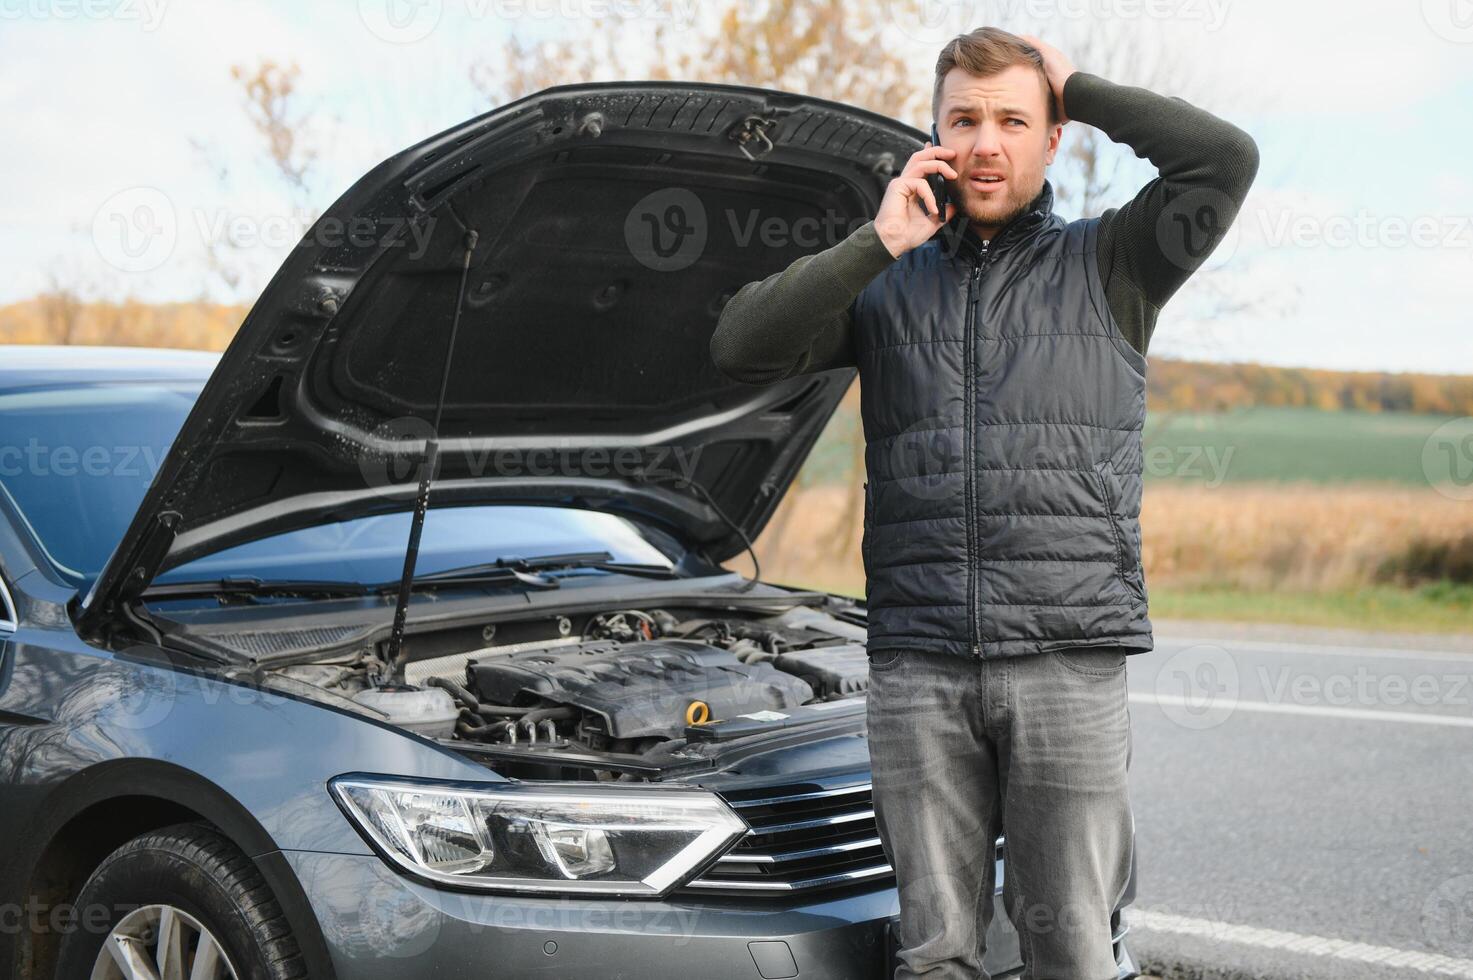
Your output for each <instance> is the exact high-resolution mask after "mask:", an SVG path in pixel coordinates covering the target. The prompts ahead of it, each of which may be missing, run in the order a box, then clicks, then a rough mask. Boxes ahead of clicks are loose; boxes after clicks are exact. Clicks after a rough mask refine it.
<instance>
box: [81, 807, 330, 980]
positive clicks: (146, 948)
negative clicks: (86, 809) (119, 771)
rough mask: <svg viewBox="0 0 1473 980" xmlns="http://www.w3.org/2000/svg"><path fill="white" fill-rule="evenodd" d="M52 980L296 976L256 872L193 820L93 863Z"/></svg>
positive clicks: (279, 921) (284, 930) (286, 940)
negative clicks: (94, 865)
mask: <svg viewBox="0 0 1473 980" xmlns="http://www.w3.org/2000/svg"><path fill="white" fill-rule="evenodd" d="M75 922H76V928H74V929H73V930H71V931H70V932H69V933H68V934H67V936H66V938H65V939H64V940H63V942H62V947H61V957H60V962H59V963H58V966H57V971H56V976H57V978H58V980H84V978H90V980H142V978H161V980H173V978H178V980H185V978H188V980H303V978H305V977H306V976H307V971H306V966H305V964H304V963H303V961H302V956H301V953H300V951H299V950H298V949H297V944H296V940H294V939H293V938H292V935H291V930H290V929H289V927H288V926H287V923H286V920H285V917H284V916H283V915H282V912H281V907H280V906H278V905H277V904H276V900H275V899H274V898H273V897H272V895H271V891H270V889H269V888H268V887H267V886H266V882H265V880H264V879H263V878H262V877H261V873H260V871H258V870H257V869H256V866H255V865H254V864H253V863H252V862H251V860H250V858H248V857H246V856H245V855H244V854H243V853H241V851H240V849H239V848H237V847H236V846H235V845H234V844H232V843H231V842H230V841H229V839H227V838H226V837H225V836H224V835H223V834H221V833H219V832H218V831H216V830H213V829H211V828H209V827H203V826H199V825H197V824H180V825H178V826H174V827H166V828H164V829H162V830H156V831H151V832H150V833H147V834H144V835H143V836H142V837H137V838H135V839H133V840H131V841H129V842H128V843H127V844H124V845H123V846H122V847H120V848H118V849H117V850H116V851H114V852H113V853H112V854H110V855H108V857H107V858H106V859H105V860H104V861H103V862H102V864H101V865H99V866H98V868H97V870H96V871H94V872H93V873H92V877H91V878H89V879H88V880H87V884H86V885H84V886H83V887H82V893H81V895H80V896H78V898H77V917H76V920H75Z"/></svg>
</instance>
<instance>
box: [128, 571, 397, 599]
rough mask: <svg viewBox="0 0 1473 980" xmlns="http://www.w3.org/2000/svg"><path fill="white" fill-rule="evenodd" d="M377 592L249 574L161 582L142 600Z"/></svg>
mask: <svg viewBox="0 0 1473 980" xmlns="http://www.w3.org/2000/svg"><path fill="white" fill-rule="evenodd" d="M374 591H376V590H375V589H374V588H372V587H370V586H367V585H360V584H358V583H356V582H327V581H319V580H316V579H301V580H293V579H261V578H256V577H255V576H251V575H227V576H226V577H224V578H217V579H206V580H204V581H199V582H160V583H157V584H154V585H150V586H149V587H148V588H147V589H145V590H144V591H143V598H144V599H194V598H199V597H201V596H232V595H243V596H300V597H302V598H307V599H326V598H340V597H344V596H364V595H369V594H370V593H372V592H374Z"/></svg>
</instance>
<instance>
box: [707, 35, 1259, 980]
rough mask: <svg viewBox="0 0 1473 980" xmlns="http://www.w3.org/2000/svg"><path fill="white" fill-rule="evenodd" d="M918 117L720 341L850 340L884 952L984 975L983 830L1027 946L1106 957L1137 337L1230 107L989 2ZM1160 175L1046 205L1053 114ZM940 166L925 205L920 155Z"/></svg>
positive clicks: (844, 346)
mask: <svg viewBox="0 0 1473 980" xmlns="http://www.w3.org/2000/svg"><path fill="white" fill-rule="evenodd" d="M932 111H933V114H934V117H935V120H936V126H937V130H938V134H939V140H940V142H939V145H935V146H933V145H931V144H930V143H927V144H926V145H925V147H924V148H923V149H921V150H920V151H919V152H917V153H916V154H914V155H913V156H912V157H911V158H910V160H909V161H908V162H907V163H906V165H905V168H904V169H903V171H902V172H901V174H900V176H899V177H897V178H896V179H894V180H893V181H891V183H890V185H889V187H888V189H887V190H886V193H885V196H884V199H883V200H882V202H881V204H880V208H879V211H878V213H877V214H876V215H875V218H874V221H872V222H870V223H867V224H865V225H864V226H863V227H861V228H859V229H857V230H856V231H855V232H854V233H853V234H851V235H850V236H849V237H848V238H847V239H845V240H844V241H842V242H840V243H839V244H837V245H835V246H834V247H832V248H829V249H827V250H826V251H823V252H820V253H818V254H815V255H811V256H806V257H804V258H802V259H799V260H798V261H796V262H794V263H793V264H792V265H791V266H790V267H789V268H787V269H786V270H784V271H783V272H780V273H778V274H776V275H773V276H771V277H769V278H767V279H765V280H763V281H761V282H755V283H749V284H747V285H746V286H744V287H743V288H742V289H741V290H740V291H739V292H738V293H737V294H736V295H735V296H734V297H732V299H731V301H730V302H729V303H728V304H727V306H726V308H725V309H724V310H723V312H722V315H721V320H720V323H719V325H718V327H717V330H716V333H715V335H714V336H713V337H712V340H711V354H712V357H713V359H714V360H715V362H716V364H717V366H718V367H719V368H720V369H721V370H722V371H723V372H724V373H725V374H727V375H729V376H730V377H733V378H735V379H739V380H743V381H747V382H751V383H759V384H760V383H769V382H773V381H778V380H781V379H783V378H787V377H791V376H793V375H795V374H800V373H804V372H811V371H822V370H826V369H829V368H837V367H858V369H859V375H860V397H861V406H860V411H861V417H862V421H863V427H864V434H865V441H866V449H865V463H866V470H867V474H868V482H867V483H866V485H865V522H864V524H865V526H864V543H863V546H862V552H863V557H864V566H865V573H866V576H867V587H866V594H867V598H868V604H869V656H870V694H869V706H868V713H869V742H870V754H871V759H872V763H873V769H874V799H875V813H876V818H877V821H878V823H879V829H880V836H881V840H882V842H883V844H884V847H885V851H886V854H887V855H888V857H889V858H890V861H891V863H892V864H893V865H894V867H895V872H896V881H897V887H898V889H899V892H900V903H901V913H900V945H901V950H900V955H899V959H900V966H899V969H898V971H897V974H896V975H897V977H900V978H909V977H919V976H925V977H928V978H951V977H977V976H981V975H983V968H982V957H983V952H984V946H985V938H986V933H987V929H988V926H989V924H990V921H991V916H992V906H993V903H992V896H993V890H994V882H993V873H994V851H993V841H994V840H995V838H996V837H997V836H998V834H999V832H1003V831H1005V832H1006V835H1007V847H1008V850H1007V867H1006V872H1007V873H1006V875H1005V876H1004V878H1005V880H1004V885H1003V902H1004V905H1005V907H1006V909H1007V913H1008V916H1009V918H1010V919H1011V921H1012V922H1013V925H1014V926H1015V928H1016V929H1017V931H1018V934H1019V941H1020V944H1021V951H1022V955H1023V959H1024V963H1025V976H1028V977H1035V978H1045V977H1047V978H1061V980H1105V978H1107V977H1114V976H1115V975H1116V972H1117V971H1116V965H1115V959H1114V956H1113V953H1112V948H1111V933H1110V918H1111V914H1112V912H1113V911H1114V910H1115V909H1116V908H1117V907H1118V905H1119V903H1120V901H1121V900H1122V898H1123V893H1124V890H1125V888H1126V885H1127V882H1128V879H1129V875H1130V868H1131V862H1132V853H1131V852H1132V846H1133V840H1134V830H1133V821H1132V818H1131V813H1130V805H1129V800H1128V797H1127V788H1126V772H1127V767H1128V765H1129V757H1130V725H1129V715H1128V711H1127V707H1126V690H1125V657H1126V655H1127V654H1131V653H1140V652H1143V651H1146V650H1149V649H1151V647H1152V637H1151V624H1150V620H1149V619H1148V618H1147V615H1146V591H1145V582H1144V578H1143V575H1142V571H1141V565H1140V527H1139V523H1138V517H1139V514H1140V498H1141V474H1142V468H1143V467H1142V452H1141V428H1142V425H1143V422H1144V419H1145V369H1146V360H1145V353H1146V345H1147V342H1148V341H1149V340H1150V337H1151V333H1152V330H1153V328H1154V327H1155V324H1156V318H1157V316H1158V314H1159V312H1160V309H1161V307H1162V305H1163V304H1164V303H1165V302H1166V300H1167V299H1168V298H1170V297H1171V295H1172V294H1173V293H1175V292H1176V290H1177V289H1178V288H1179V287H1180V286H1181V285H1182V284H1183V283H1184V282H1185V281H1186V280H1187V278H1188V277H1189V276H1190V275H1191V273H1192V272H1193V271H1195V269H1196V268H1197V267H1198V266H1199V265H1200V264H1201V262H1202V261H1203V260H1204V259H1205V258H1206V256H1207V255H1208V254H1209V253H1210V252H1211V250H1212V247H1213V246H1215V245H1216V244H1217V242H1218V241H1219V240H1220V239H1221V237H1222V236H1223V235H1224V234H1225V233H1226V231H1227V228H1228V226H1229V225H1230V224H1231V222H1232V220H1233V218H1234V217H1235V216H1236V213H1237V210H1238V208H1239V206H1240V205H1241V204H1242V201H1243V199H1244V197H1245V196H1246V195H1247V191H1248V187H1249V185H1250V184H1251V183H1252V180H1253V177H1254V175H1255V173H1256V171H1257V168H1258V152H1257V148H1256V146H1255V145H1254V143H1253V140H1252V139H1251V138H1249V136H1248V135H1247V134H1246V133H1244V132H1242V131H1241V130H1239V129H1237V128H1236V127H1234V126H1232V125H1230V124H1228V123H1225V122H1223V121H1222V120H1220V119H1218V118H1216V117H1215V116H1213V115H1211V114H1209V113H1207V112H1204V111H1202V110H1200V109H1197V108H1194V107H1192V106H1190V105H1188V104H1187V103H1185V102H1183V101H1181V100H1180V99H1175V98H1166V97H1163V96H1159V95H1155V94H1152V93H1150V92H1147V91H1144V90H1142V89H1139V88H1131V87H1126V86H1120V85H1114V84H1112V83H1110V82H1107V81H1105V80H1103V79H1101V78H1098V77H1096V76H1093V75H1089V74H1086V73H1084V72H1080V71H1077V70H1076V69H1075V67H1074V65H1073V64H1072V63H1071V62H1070V61H1069V59H1068V58H1067V57H1066V56H1064V55H1063V54H1062V53H1060V52H1059V51H1057V50H1055V49H1054V48H1052V47H1050V46H1049V45H1047V44H1044V43H1043V42H1041V41H1039V40H1038V39H1036V38H1031V37H1028V38H1020V37H1017V36H1015V35H1012V34H1009V33H1007V32H1005V31H1001V30H997V29H994V28H983V29H981V30H977V31H973V32H971V33H970V34H965V35H962V36H960V37H957V38H955V39H954V40H952V41H951V42H950V43H948V44H947V45H946V47H945V49H944V50H943V51H942V53H941V56H940V58H939V59H938V61H937V64H936V77H935V89H934V95H933V100H932ZM1070 119H1073V120H1077V121H1078V122H1081V123H1085V124H1088V125H1093V126H1096V127H1098V128H1100V129H1101V130H1103V131H1104V132H1105V133H1106V134H1107V135H1108V136H1109V137H1110V138H1111V139H1113V140H1115V141H1117V142H1122V143H1125V144H1126V145H1128V146H1130V147H1131V148H1132V149H1133V150H1135V152H1136V153H1137V155H1139V156H1142V157H1147V158H1149V159H1150V161H1151V162H1152V163H1153V164H1154V165H1155V166H1156V167H1157V169H1158V170H1159V172H1160V176H1159V177H1157V178H1156V179H1154V180H1152V181H1150V182H1149V183H1148V184H1146V186H1145V187H1143V188H1142V189H1141V191H1140V192H1139V193H1138V194H1137V195H1136V196H1135V197H1134V199H1132V200H1131V201H1130V202H1129V203H1128V204H1126V205H1124V206H1123V207H1121V208H1119V209H1112V210H1109V211H1106V212H1105V213H1104V214H1103V215H1101V216H1100V217H1097V218H1089V219H1084V220H1078V221H1072V222H1066V221H1064V220H1063V219H1062V218H1061V217H1059V216H1057V215H1055V214H1053V212H1052V206H1053V192H1052V189H1051V187H1050V186H1049V184H1048V182H1047V181H1046V180H1045V179H1044V171H1045V168H1046V167H1047V166H1049V165H1050V164H1051V163H1052V162H1053V160H1054V155H1055V153H1056V152H1057V151H1058V146H1059V139H1060V136H1061V135H1062V127H1063V124H1064V123H1066V122H1067V121H1069V120H1070ZM928 174H940V175H941V176H942V177H943V178H944V179H945V181H946V182H947V187H948V194H949V197H950V200H951V201H952V202H955V203H948V204H947V206H946V212H945V216H944V217H945V219H948V220H947V221H946V223H945V224H944V225H943V218H942V216H939V215H937V213H936V201H935V199H934V197H933V195H932V192H931V189H930V187H929V186H928V184H927V182H926V179H925V178H926V175H928Z"/></svg>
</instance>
